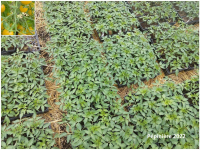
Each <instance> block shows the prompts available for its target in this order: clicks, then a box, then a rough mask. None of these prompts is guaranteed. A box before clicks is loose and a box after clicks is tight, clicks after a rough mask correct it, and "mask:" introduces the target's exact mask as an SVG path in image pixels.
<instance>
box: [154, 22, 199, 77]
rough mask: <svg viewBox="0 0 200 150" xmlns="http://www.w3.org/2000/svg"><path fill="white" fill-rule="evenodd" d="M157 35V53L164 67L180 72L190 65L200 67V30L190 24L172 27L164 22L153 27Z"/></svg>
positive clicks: (155, 41)
mask: <svg viewBox="0 0 200 150" xmlns="http://www.w3.org/2000/svg"><path fill="white" fill-rule="evenodd" d="M151 32H152V33H153V34H154V35H155V40H154V48H155V53H156V55H157V56H158V60H159V61H160V66H161V68H163V69H166V68H168V70H170V72H172V71H175V73H176V74H178V72H179V69H184V68H188V67H189V66H190V67H195V68H198V65H199V55H198V53H199V50H198V45H199V36H198V32H197V31H195V30H193V29H192V28H191V27H190V26H185V25H184V24H180V27H175V26H173V27H171V26H170V25H169V24H167V23H163V24H161V25H160V26H158V27H152V28H151Z"/></svg>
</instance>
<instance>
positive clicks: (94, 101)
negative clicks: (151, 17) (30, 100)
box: [44, 2, 199, 149]
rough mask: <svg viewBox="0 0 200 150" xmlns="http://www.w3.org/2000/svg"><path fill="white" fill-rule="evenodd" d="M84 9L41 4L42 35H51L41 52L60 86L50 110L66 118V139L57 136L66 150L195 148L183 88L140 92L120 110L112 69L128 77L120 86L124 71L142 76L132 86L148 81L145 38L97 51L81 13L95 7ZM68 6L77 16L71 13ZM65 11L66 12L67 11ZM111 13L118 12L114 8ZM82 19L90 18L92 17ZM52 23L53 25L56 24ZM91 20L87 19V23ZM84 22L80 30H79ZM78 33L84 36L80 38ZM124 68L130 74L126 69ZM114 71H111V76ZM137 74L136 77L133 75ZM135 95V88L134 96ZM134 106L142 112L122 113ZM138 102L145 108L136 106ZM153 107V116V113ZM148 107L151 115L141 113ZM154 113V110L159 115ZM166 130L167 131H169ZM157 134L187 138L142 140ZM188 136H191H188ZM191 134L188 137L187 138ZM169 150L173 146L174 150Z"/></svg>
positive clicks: (117, 40)
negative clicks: (51, 63) (47, 57)
mask: <svg viewBox="0 0 200 150" xmlns="http://www.w3.org/2000/svg"><path fill="white" fill-rule="evenodd" d="M102 3H103V4H105V5H102V6H103V7H104V6H106V7H107V3H105V2H102ZM117 3H118V2H112V3H110V4H113V6H115V5H114V4H117ZM85 4H86V6H84V3H83V2H51V3H50V2H44V8H45V9H46V10H47V11H46V12H47V13H46V14H45V15H46V17H47V19H48V20H49V25H48V30H49V31H50V34H51V41H50V42H49V43H48V46H47V47H48V51H49V53H50V55H52V56H53V57H54V60H53V61H54V63H55V65H54V66H53V71H52V72H54V73H55V76H54V77H55V78H56V81H57V82H56V83H57V84H59V86H60V88H59V89H58V92H59V93H60V96H59V98H60V102H57V103H56V104H57V105H60V109H61V110H62V111H67V115H64V116H63V119H62V122H61V123H63V124H68V125H67V126H66V133H63V134H62V136H67V137H66V138H67V143H69V142H70V144H71V146H72V148H84V149H94V148H95V149H96V148H100V149H103V148H104V149H108V148H111V149H118V148H122V149H124V148H130V149H137V148H160V147H161V146H165V148H166V147H167V148H171V147H176V148H182V147H184V148H193V147H195V148H196V147H198V144H197V142H198V132H199V131H198V119H196V118H198V116H196V113H197V111H196V110H191V108H190V106H189V103H188V102H187V99H186V98H184V97H183V96H181V92H182V90H183V87H181V86H175V84H174V83H171V82H169V83H168V84H166V85H165V86H164V88H163V89H162V88H161V90H159V89H158V90H150V89H148V88H146V89H145V90H146V91H149V92H148V94H146V93H147V92H141V93H142V94H140V93H138V98H137V99H136V100H135V99H133V100H135V101H136V102H135V101H133V100H131V98H129V102H128V103H127V104H124V105H123V103H122V100H121V98H120V97H119V95H118V94H117V89H116V87H114V86H113V84H114V81H115V80H116V79H118V78H120V77H121V76H122V75H121V76H120V77H119V76H118V74H117V73H118V72H117V71H118V70H117V69H116V68H117V67H118V66H119V67H120V69H122V70H123V69H125V71H124V72H125V73H124V72H123V71H122V70H119V72H120V71H122V73H121V74H125V75H126V72H128V73H129V74H128V73H127V74H128V75H129V77H127V76H126V78H124V76H123V77H122V78H121V79H120V80H121V82H124V83H127V82H129V81H130V80H129V79H130V78H131V73H132V72H129V71H130V70H131V69H135V68H134V67H133V66H137V67H138V68H139V67H140V70H142V71H144V72H142V71H141V72H140V70H139V69H137V70H136V71H135V72H134V73H135V75H136V76H137V77H135V78H134V79H136V80H137V81H139V77H144V76H145V77H146V78H150V77H153V76H154V75H155V74H156V73H159V71H160V70H159V66H158V64H156V62H155V61H156V60H155V55H154V52H153V51H152V47H151V46H150V45H149V42H150V41H149V37H146V35H145V34H142V33H141V32H139V31H138V30H134V32H127V33H126V34H125V35H124V34H120V33H119V34H118V35H113V36H112V37H105V39H104V43H103V47H102V45H100V44H99V43H98V42H96V41H95V40H93V39H90V36H88V35H89V34H90V33H92V30H93V29H92V27H91V25H89V24H88V22H87V21H90V20H89V19H88V18H90V17H92V16H91V14H90V15H88V16H87V15H86V14H85V12H83V11H82V10H83V9H86V10H90V8H91V7H92V9H93V10H94V8H95V7H96V6H95V5H97V4H100V2H99V3H96V2H88V3H85ZM93 4H94V5H93ZM56 5H57V6H56ZM72 5H75V6H76V7H77V8H80V9H81V10H80V11H77V9H75V7H74V6H72ZM69 6H72V7H71V8H72V9H71V8H70V7H69ZM88 7H89V8H88ZM98 7H100V6H98ZM106 7H105V8H106ZM105 8H104V9H105ZM109 9H110V8H109ZM119 9H120V8H119ZM105 10H106V9H105ZM58 11H59V13H60V14H59V15H58V17H57V16H55V15H56V14H57V12H58ZM99 11H101V10H99ZM115 11H118V10H117V8H116V9H115ZM72 12H73V13H72ZM80 13H81V14H80ZM88 13H92V11H91V12H90V11H89V12H88ZM93 13H94V12H93ZM125 13H126V11H125ZM63 14H64V15H63ZM97 14H98V12H97V11H95V15H97ZM65 15H66V16H69V17H68V18H65ZM79 15H80V16H83V17H80V18H79V19H77V20H75V21H74V20H73V21H74V22H72V24H73V23H74V24H75V25H76V24H77V26H79V25H80V26H81V28H75V27H74V26H72V25H70V23H69V22H68V19H69V18H70V17H71V18H73V17H76V16H79ZM99 15H100V14H99ZM102 17H104V16H102ZM49 18H50V19H49ZM57 18H59V19H58V20H57ZM95 18H96V19H97V18H98V17H95ZM95 18H93V17H92V19H95ZM69 20H70V19H69ZM99 20H101V17H100V18H99ZM99 20H97V21H99ZM85 21H86V22H85ZM63 22H67V23H69V24H68V25H69V26H68V27H67V26H65V27H64V24H63ZM84 22H85V24H81V23H84ZM55 24H56V25H55ZM86 25H88V26H89V27H87V26H86ZM95 28H96V27H95ZM58 29H59V31H58V32H57V30H58ZM106 30H109V29H106ZM84 31H86V33H87V34H84ZM103 32H105V31H103ZM140 56H143V57H144V58H143V57H140ZM126 59H128V60H126ZM131 60H132V61H131ZM123 61H125V62H123ZM118 62H120V64H119V65H115V64H114V63H118ZM122 62H123V63H122ZM138 62H140V63H139V65H137V64H138ZM113 65H115V66H114V67H116V68H114V67H113ZM127 65H128V66H129V67H130V69H127V67H126V66H127ZM114 69H116V70H117V71H116V70H114ZM114 71H116V74H115V75H114V73H115V72H114ZM137 71H139V73H140V74H139V75H138V73H137ZM113 75H114V76H115V77H113ZM140 89H141V87H140V88H139V89H138V92H140ZM145 94H146V95H145ZM173 94H175V95H173ZM149 95H151V96H149ZM156 95H159V96H158V97H159V100H157V101H158V105H157V103H156V102H155V101H154V99H153V98H154V97H155V96H156ZM142 96H143V97H142ZM152 96H154V97H152ZM141 97H142V98H141ZM143 98H144V99H143ZM172 100H175V102H173V101H172ZM138 101H141V103H139V105H136V106H143V108H144V109H143V108H138V109H137V110H138V111H137V112H134V111H133V110H130V111H129V112H127V111H125V109H124V107H126V106H129V108H130V106H132V105H133V104H134V103H136V104H138ZM143 101H144V104H145V105H144V104H143V103H142V102H143ZM152 103H153V104H152ZM154 103H155V104H154ZM154 105H155V108H156V110H154ZM184 106H186V107H184ZM133 107H134V106H132V108H133ZM149 107H151V109H145V108H149ZM132 108H130V109H132ZM157 109H159V110H160V113H159V111H157ZM170 110H171V111H170ZM154 112H156V113H154ZM153 113H154V114H153ZM133 116H137V117H133ZM176 116H178V117H176ZM194 116H195V117H196V118H195V117H194ZM147 117H148V118H147ZM157 118H158V119H157ZM160 118H162V119H163V118H164V119H165V120H164V123H165V124H164V123H162V121H160ZM188 122H189V123H188ZM147 123H150V124H147ZM171 126H172V128H170V127H171ZM182 127H183V128H182ZM184 127H187V128H184ZM191 127H193V128H191ZM162 129H163V132H164V133H166V134H167V133H169V132H170V134H171V133H172V134H174V133H179V134H183V133H184V134H186V136H187V137H188V138H187V139H183V140H182V139H176V140H171V141H170V140H169V139H167V140H166V139H160V140H159V141H154V140H151V139H147V132H148V131H150V133H153V132H154V130H155V131H157V133H161V134H162ZM168 131H169V132H168ZM175 131H176V132H175ZM185 131H186V133H185ZM67 133H70V134H67ZM71 133H72V134H71ZM157 133H156V134H157ZM189 133H191V134H190V135H189ZM192 134H194V136H191V135H192ZM190 141H192V142H190ZM175 144H176V146H174V145H175Z"/></svg>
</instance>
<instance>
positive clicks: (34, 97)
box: [1, 52, 49, 123]
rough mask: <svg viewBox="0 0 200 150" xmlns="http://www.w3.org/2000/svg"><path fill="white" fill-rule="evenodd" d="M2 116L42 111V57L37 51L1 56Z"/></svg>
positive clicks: (45, 101)
mask: <svg viewBox="0 0 200 150" xmlns="http://www.w3.org/2000/svg"><path fill="white" fill-rule="evenodd" d="M1 64H2V67H1V117H2V119H4V122H7V123H9V121H10V120H9V118H8V117H16V116H18V115H19V116H20V118H21V117H22V116H23V115H24V114H26V113H36V111H44V109H45V107H48V106H49V105H48V104H47V94H46V88H45V86H44V77H45V75H44V74H43V71H42V68H41V66H42V65H44V60H43V59H41V58H39V55H38V53H28V54H24V53H22V52H19V53H14V54H13V55H12V56H1Z"/></svg>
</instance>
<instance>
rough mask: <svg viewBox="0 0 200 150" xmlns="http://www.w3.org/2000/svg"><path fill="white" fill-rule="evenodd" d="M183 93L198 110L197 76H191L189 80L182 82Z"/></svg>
mask: <svg viewBox="0 0 200 150" xmlns="http://www.w3.org/2000/svg"><path fill="white" fill-rule="evenodd" d="M183 85H184V94H185V96H186V97H187V98H188V99H189V102H190V104H191V105H193V106H194V107H195V108H196V109H198V110H199V76H193V77H192V79H191V80H186V81H185V82H184V83H183Z"/></svg>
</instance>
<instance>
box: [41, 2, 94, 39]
mask: <svg viewBox="0 0 200 150" xmlns="http://www.w3.org/2000/svg"><path fill="white" fill-rule="evenodd" d="M83 8H84V2H78V1H77V2H75V1H74V2H69V1H66V2H60V1H59V2H56V1H55V2H44V9H45V12H44V15H45V16H46V17H48V24H49V25H51V27H50V28H47V31H50V33H51V36H52V38H53V39H54V35H55V37H56V38H55V39H54V40H55V42H56V41H57V42H58V41H59V43H62V42H66V40H67V39H69V38H73V37H75V36H77V37H81V36H83V35H84V36H87V37H91V34H92V27H91V24H90V22H89V20H88V17H87V15H86V13H85V12H84V9H83ZM61 35H62V36H61ZM61 37H62V38H61Z"/></svg>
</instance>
